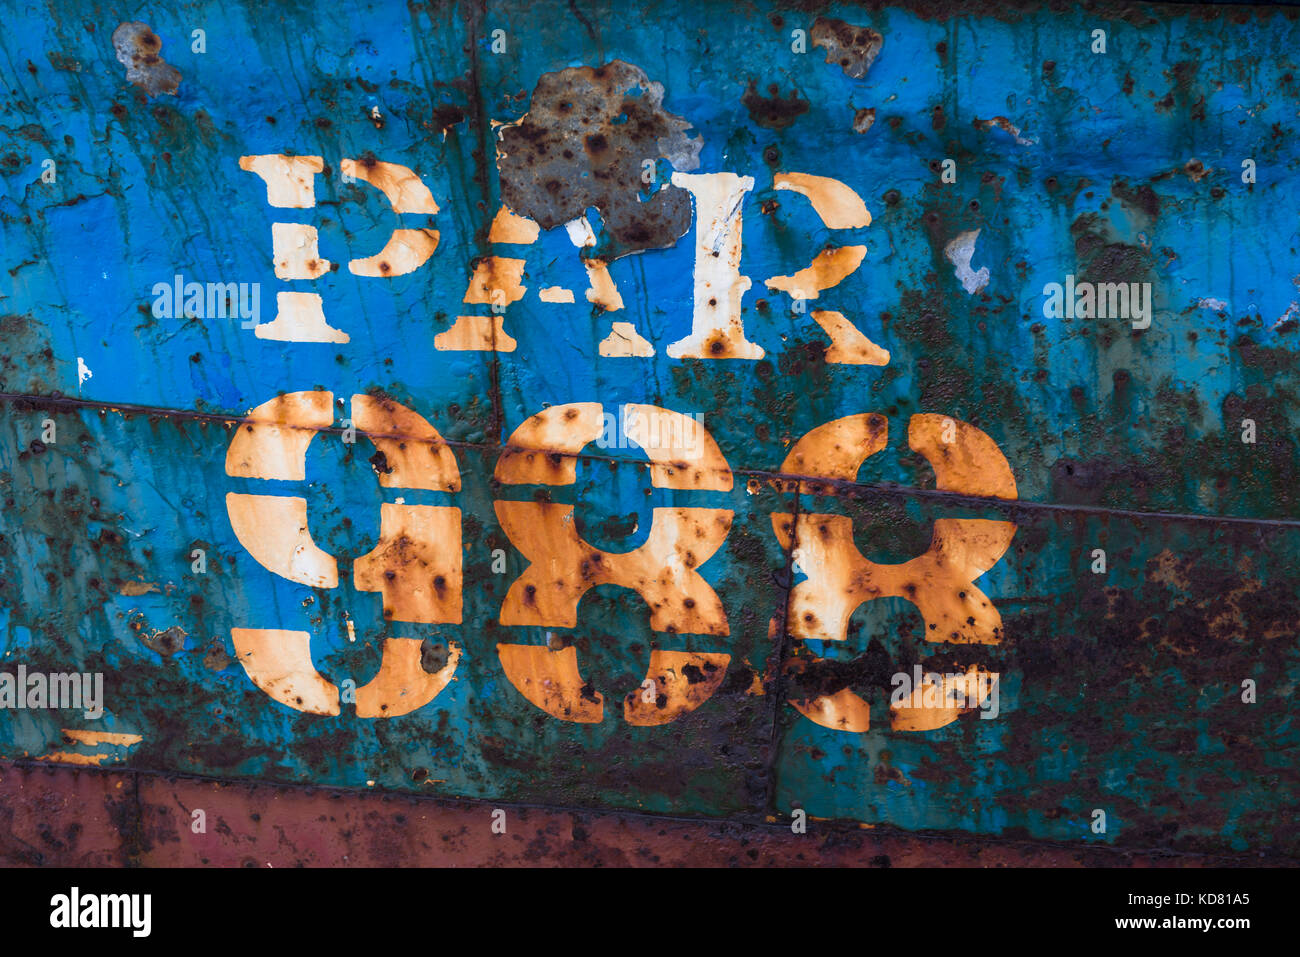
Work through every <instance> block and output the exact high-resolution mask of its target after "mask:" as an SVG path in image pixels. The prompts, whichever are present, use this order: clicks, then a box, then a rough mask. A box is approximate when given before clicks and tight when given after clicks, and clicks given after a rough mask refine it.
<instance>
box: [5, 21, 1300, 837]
mask: <svg viewBox="0 0 1300 957" xmlns="http://www.w3.org/2000/svg"><path fill="white" fill-rule="evenodd" d="M812 6H813V7H815V8H816V9H812V8H808V9H803V8H801V9H788V8H780V7H772V8H770V9H768V8H751V7H743V6H736V5H732V4H728V3H723V2H717V3H708V4H704V5H701V4H698V3H673V2H669V3H666V4H665V3H658V4H653V5H649V4H631V5H628V4H620V5H618V7H617V10H615V8H614V7H613V6H611V5H597V4H591V5H588V4H579V5H577V6H570V5H567V4H558V3H549V2H546V3H535V4H528V5H523V4H505V3H486V4H470V3H463V4H432V5H422V4H378V5H375V6H372V7H365V8H362V7H358V6H356V5H353V4H349V3H343V4H336V5H333V6H330V7H308V6H306V5H293V4H289V5H279V6H277V7H276V8H275V9H274V11H273V12H267V11H266V10H264V9H261V8H254V7H253V6H251V5H250V6H242V5H236V6H233V7H232V6H230V5H215V4H203V3H199V4H194V5H191V6H188V7H186V8H184V9H182V10H178V11H173V10H162V9H159V10H156V11H147V12H140V11H134V10H133V11H132V12H131V14H130V16H129V17H128V16H126V15H122V16H116V15H110V14H108V13H106V12H105V11H104V9H103V8H102V7H97V6H93V5H91V4H88V3H77V2H74V3H70V4H61V5H60V6H59V7H58V9H57V10H54V9H51V10H49V11H41V12H23V13H15V14H13V15H12V16H11V17H10V19H9V20H8V21H7V24H6V25H7V30H6V33H5V35H4V37H0V51H3V54H4V58H3V64H2V65H0V71H3V76H4V80H5V83H6V88H7V90H8V91H9V93H8V96H7V98H6V99H5V101H4V103H3V105H0V184H2V185H0V190H2V192H0V227H2V228H3V231H4V252H5V256H4V266H5V269H4V271H3V272H0V297H2V298H0V313H3V315H2V316H0V333H2V334H3V349H2V350H0V352H2V353H3V356H2V357H0V390H3V393H4V401H3V413H2V414H3V418H4V422H3V429H2V430H0V491H2V492H3V501H4V510H3V513H0V531H3V540H2V541H0V642H2V643H3V644H2V647H3V659H2V660H3V662H4V663H5V668H6V669H7V670H9V669H12V668H13V667H16V666H17V665H18V664H20V663H21V664H25V665H26V666H27V667H28V668H29V669H43V670H46V671H50V672H87V671H99V672H103V673H104V675H105V699H106V700H105V712H106V713H105V716H104V717H103V718H102V719H100V720H99V721H97V722H91V721H83V720H81V719H80V717H79V716H77V717H74V716H73V713H71V712H66V711H55V710H40V709H37V710H21V711H18V710H15V711H9V712H5V713H3V714H0V756H3V757H5V758H11V759H32V760H40V761H43V762H48V763H56V764H57V763H64V764H93V765H95V766H97V767H111V766H118V767H124V768H128V769H129V768H134V769H140V770H150V771H161V772H174V773H184V774H197V775H203V776H208V777H215V778H219V779H223V780H249V781H253V780H256V781H261V782H269V783H314V784H324V785H332V786H341V787H353V788H367V787H374V788H376V789H380V790H391V791H404V792H418V793H423V794H437V795H439V796H443V797H447V798H470V799H478V798H487V799H492V800H501V801H514V802H521V803H536V804H545V805H553V806H558V807H565V808H583V809H589V810H601V809H615V808H618V809H633V810H645V811H649V812H652V813H673V814H691V815H700V816H705V817H715V818H726V819H738V820H754V821H764V820H771V821H776V822H778V823H779V822H784V821H787V820H789V819H790V817H791V815H792V813H793V812H794V810H795V809H797V808H798V809H803V810H806V812H807V813H808V814H809V815H811V816H812V817H814V818H835V819H843V820H846V821H849V822H861V823H864V824H881V825H889V826H891V827H896V828H900V829H903V830H938V831H946V832H952V833H954V834H960V833H966V834H978V835H985V836H993V837H1000V838H1003V839H1009V838H1015V839H1031V840H1039V841H1052V842H1066V843H1071V842H1073V843H1078V844H1086V843H1106V844H1117V845H1121V846H1125V847H1129V848H1147V849H1156V850H1179V851H1204V852H1212V853H1214V852H1224V851H1232V852H1242V851H1245V850H1271V851H1277V852H1279V853H1282V854H1289V855H1292V856H1294V855H1295V854H1296V853H1297V850H1298V849H1300V844H1297V829H1296V822H1295V819H1294V813H1293V812H1292V811H1291V809H1292V808H1293V807H1294V806H1295V805H1296V803H1297V800H1298V799H1300V777H1298V776H1297V771H1296V769H1295V767H1294V761H1293V760H1291V758H1290V757H1289V755H1290V754H1293V753H1294V750H1295V748H1296V747H1297V745H1298V744H1300V741H1297V731H1296V729H1295V727H1294V722H1293V721H1292V720H1291V717H1290V716H1291V714H1292V712H1293V710H1294V708H1293V706H1292V705H1291V703H1290V697H1291V692H1292V689H1293V687H1294V682H1295V680H1296V677H1297V674H1298V673H1300V662H1298V661H1297V652H1296V646H1295V642H1294V635H1295V634H1296V629H1297V626H1298V623H1300V604H1298V603H1297V599H1296V597H1295V594H1294V592H1295V586H1294V575H1293V572H1292V571H1291V568H1292V567H1293V566H1294V561H1295V556H1296V555H1297V553H1298V552H1300V501H1297V499H1296V493H1295V491H1294V490H1295V489H1296V488H1297V487H1298V485H1300V483H1298V482H1297V477H1298V476H1300V455H1298V454H1297V446H1296V439H1295V431H1296V429H1295V426H1296V423H1297V422H1298V421H1300V392H1298V385H1300V384H1298V383H1297V381H1296V380H1297V370H1298V368H1300V367H1298V366H1297V362H1296V351H1297V347H1296V340H1295V335H1296V329H1297V328H1298V323H1297V318H1298V317H1300V306H1298V305H1297V304H1296V300H1297V299H1298V298H1300V293H1297V290H1296V286H1297V284H1300V280H1297V279H1294V278H1293V277H1295V276H1296V275H1297V273H1300V269H1297V267H1296V264H1295V262H1294V260H1295V252H1294V249H1295V247H1296V245H1297V242H1298V237H1297V234H1296V224H1295V217H1294V209H1293V208H1292V205H1293V204H1291V203H1290V202H1289V201H1288V200H1289V199H1290V197H1292V196H1294V195H1295V193H1296V187H1297V183H1296V169H1295V159H1294V156H1293V155H1292V154H1293V151H1292V150H1291V149H1290V147H1289V144H1290V142H1291V141H1292V140H1293V133H1294V130H1293V127H1294V125H1295V116H1296V100H1297V98H1300V90H1298V89H1297V86H1296V83H1295V80H1294V78H1293V74H1294V72H1295V69H1296V67H1295V64H1294V63H1293V62H1292V56H1293V54H1292V51H1293V50H1294V49H1296V47H1297V43H1296V41H1297V39H1300V37H1298V36H1297V32H1298V31H1300V27H1298V26H1297V24H1296V20H1295V16H1296V15H1295V13H1294V11H1292V10H1288V9H1284V8H1283V9H1273V10H1269V9H1262V10H1256V9H1248V8H1223V9H1211V8H1208V7H1204V8H1201V7H1181V6H1180V7H1162V6H1137V7H1123V8H1121V7H1106V6H1098V7H1095V8H1091V9H1089V10H1088V11H1083V10H1081V9H1079V8H1071V9H1069V10H1065V11H1056V10H1054V11H1050V12H1046V11H1045V12H1034V11H1031V10H1019V9H1016V10H1010V11H1003V10H1002V9H1001V8H997V9H989V10H987V11H978V12H973V13H970V12H957V11H956V9H955V8H952V9H949V8H947V7H942V6H941V7H935V6H934V5H931V4H918V5H908V4H899V5H891V6H889V7H886V8H880V9H871V10H865V9H859V8H855V7H852V6H848V5H838V4H832V5H827V6H825V7H824V8H823V7H821V6H819V5H812ZM124 26H125V27H126V29H123V27H124ZM1096 29H1103V30H1105V32H1106V37H1105V39H1106V51H1105V52H1104V53H1101V52H1093V46H1094V45H1095V43H1096V40H1095V37H1094V34H1093V31H1094V30H1096ZM196 30H201V31H202V34H201V41H200V39H199V38H198V37H197V36H196V34H195V33H194V31H196ZM497 31H500V32H497ZM794 31H804V35H803V37H802V39H801V38H800V36H799V34H797V33H795V32H794ZM151 37H152V38H153V40H151V39H150V38H151ZM154 41H156V45H155V43H154ZM200 47H201V48H202V52H199V49H200ZM566 94H571V98H570V97H568V96H566ZM584 119H585V120H587V121H588V122H587V123H585V124H584V123H583V120H584ZM593 126H594V127H596V129H594V130H592V131H591V132H586V130H587V129H590V128H592V127H593ZM543 147H544V149H545V155H541V153H540V152H539V151H541V150H542V149H543ZM565 150H568V151H569V152H571V153H572V154H573V156H572V157H569V156H566V155H565ZM948 160H951V161H952V164H951V166H949V165H948V164H947V163H946V162H945V161H948ZM1246 161H1250V164H1251V166H1250V169H1251V170H1252V171H1253V181H1251V182H1247V181H1246V178H1244V173H1245V172H1246V170H1247V167H1246V166H1245V165H1244V164H1245V162H1246ZM51 164H52V165H51ZM949 171H951V175H949ZM51 174H52V175H51ZM551 183H554V188H551V186H550V184H551ZM511 203H513V204H514V207H515V208H512V207H511ZM638 214H640V215H638ZM178 277H179V278H178ZM1067 277H1073V278H1071V279H1070V281H1071V282H1073V281H1074V279H1077V280H1079V282H1080V283H1098V284H1100V283H1121V282H1122V283H1138V284H1143V283H1150V288H1151V290H1152V297H1153V309H1152V312H1151V315H1150V324H1149V325H1147V326H1145V327H1143V328H1136V327H1135V326H1134V324H1133V323H1130V322H1128V321H1126V320H1125V319H1122V318H1120V319H1114V318H1108V319H1090V318H1074V316H1073V313H1071V315H1070V317H1068V318H1067V317H1066V316H1060V317H1052V316H1049V315H1045V313H1044V309H1043V304H1044V298H1045V297H1044V293H1043V291H1044V287H1045V286H1046V285H1047V284H1049V283H1061V284H1064V283H1065V282H1066V281H1067ZM177 283H179V285H180V295H179V296H175V295H172V294H171V293H168V292H159V291H158V289H159V288H160V287H161V288H162V289H163V290H172V289H175V287H176V284H177ZM188 283H199V284H204V285H203V286H202V288H201V290H200V294H199V295H198V296H197V298H193V297H191V296H190V295H189V293H188V291H187V290H186V284H188ZM241 283H242V284H257V287H258V292H259V295H260V299H259V302H260V307H259V313H260V314H259V315H258V316H257V317H254V319H253V320H249V319H248V318H247V317H244V316H242V315H240V314H239V305H240V304H245V305H247V304H249V302H250V300H249V299H248V298H247V297H243V296H241V295H240V293H239V284H241ZM207 284H220V286H221V288H219V289H217V290H215V291H212V293H211V294H209V290H210V287H209V286H208V285H207ZM227 284H234V291H233V292H232V291H231V288H230V287H229V286H228V285H227ZM160 296H170V298H171V299H174V300H175V301H174V302H173V303H172V305H173V306H174V307H175V308H174V309H171V310H158V309H156V306H157V303H158V299H159V297H160ZM231 299H233V300H234V305H233V306H231V307H230V308H227V306H228V305H229V300H231ZM217 306H219V307H221V309H220V314H219V315H213V314H212V309H213V308H214V307H217ZM160 313H161V314H160ZM281 395H283V396H284V398H278V397H279V396H281ZM629 409H632V410H641V414H642V415H643V416H651V415H653V416H660V415H662V416H665V418H662V419H653V420H652V419H650V418H645V419H643V421H646V422H648V421H663V422H672V423H677V431H676V432H675V433H672V434H670V435H669V436H668V437H667V438H665V437H664V436H662V435H661V436H658V437H657V438H656V437H653V436H651V435H650V434H649V433H648V432H644V431H639V430H640V429H641V428H642V427H641V426H637V425H635V424H634V423H635V422H636V421H637V420H636V417H635V415H634V416H633V418H632V420H631V423H632V424H629V419H628V417H627V410H629ZM569 412H572V413H573V416H572V417H570V418H566V415H567V413H569ZM674 416H675V418H674ZM697 416H698V418H696V417H697ZM1246 420H1249V421H1250V422H1251V423H1253V425H1252V426H1251V429H1252V430H1253V435H1252V437H1253V438H1254V441H1253V442H1247V441H1243V436H1244V435H1245V433H1246V431H1247V430H1246V427H1245V426H1244V425H1243V423H1244V422H1245V421H1246ZM610 423H612V424H613V426H612V428H610V427H608V426H609V425H610ZM683 423H695V425H685V424H683ZM670 433H671V430H670ZM674 435H675V437H674ZM945 435H950V438H945V437H944V436H945ZM1096 549H1102V550H1104V552H1105V556H1106V570H1105V571H1104V572H1101V573H1095V572H1094V571H1093V568H1094V567H1095V562H1096V557H1095V550H1096ZM196 550H198V552H197V553H201V554H202V560H201V561H200V560H199V559H196V558H195V555H196ZM196 562H199V563H200V564H201V565H202V570H200V571H196V570H195V569H196V564H195V563H196ZM529 589H532V591H531V592H530V591H529ZM916 665H921V666H923V668H924V669H925V671H926V672H932V673H935V674H940V675H947V676H949V677H947V678H944V679H942V680H941V682H939V683H937V684H935V683H931V684H930V687H931V688H933V689H936V690H938V691H941V692H943V693H944V694H946V695H947V697H946V698H944V700H942V701H939V702H933V701H932V702H929V703H927V701H926V699H925V696H924V694H923V693H922V692H923V690H924V689H922V688H918V689H917V691H916V693H915V694H914V695H913V696H912V697H909V698H907V699H906V700H904V701H902V702H898V701H895V702H892V704H891V690H892V688H893V679H894V676H896V675H898V674H900V673H911V671H912V669H913V667H914V666H916ZM993 676H996V678H994V677H993ZM1247 679H1249V680H1251V681H1253V682H1255V684H1256V686H1257V700H1256V701H1255V703H1253V704H1247V703H1244V702H1243V701H1242V682H1243V681H1245V680H1247ZM994 691H996V695H997V701H998V714H997V717H996V718H993V719H991V720H984V719H982V718H981V717H980V715H979V708H978V707H958V706H956V705H954V704H953V701H958V700H965V701H966V702H967V703H968V704H975V705H978V704H981V703H984V702H986V701H987V700H988V699H989V698H990V697H991V696H992V694H993V693H994ZM940 697H942V695H941V696H940ZM1097 810H1102V811H1104V812H1105V814H1106V821H1107V827H1106V830H1105V831H1104V832H1101V833H1099V832H1097V831H1095V830H1094V828H1093V824H1094V822H1095V812H1096V811H1097Z"/></svg>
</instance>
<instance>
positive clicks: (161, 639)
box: [140, 625, 185, 658]
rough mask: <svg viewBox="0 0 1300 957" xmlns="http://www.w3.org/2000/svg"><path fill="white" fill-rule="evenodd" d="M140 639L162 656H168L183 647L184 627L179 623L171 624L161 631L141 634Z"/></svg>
mask: <svg viewBox="0 0 1300 957" xmlns="http://www.w3.org/2000/svg"><path fill="white" fill-rule="evenodd" d="M140 640H141V641H143V642H144V643H145V645H147V646H148V647H149V648H150V649H151V650H153V651H156V652H158V654H160V655H162V656H163V657H164V658H170V657H171V656H172V655H174V654H176V652H178V651H180V650H182V649H183V648H184V647H185V629H183V628H182V627H181V626H180V625H172V626H171V627H170V628H164V629H163V630H162V631H155V632H154V633H153V634H152V635H143V636H141V639H140Z"/></svg>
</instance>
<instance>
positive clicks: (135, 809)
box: [122, 769, 144, 867]
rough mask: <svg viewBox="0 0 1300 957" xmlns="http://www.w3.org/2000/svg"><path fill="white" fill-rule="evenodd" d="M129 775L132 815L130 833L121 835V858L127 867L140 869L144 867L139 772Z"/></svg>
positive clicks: (129, 823) (129, 824) (142, 816)
mask: <svg viewBox="0 0 1300 957" xmlns="http://www.w3.org/2000/svg"><path fill="white" fill-rule="evenodd" d="M130 773H131V806H132V815H131V819H130V821H129V822H128V826H129V827H130V829H131V833H130V834H129V835H127V834H124V835H122V837H123V842H122V852H123V853H122V856H123V857H124V858H125V864H126V866H127V867H142V866H143V865H144V861H143V860H142V858H143V856H144V841H143V838H144V808H143V807H142V806H141V804H140V772H139V771H136V770H134V769H133V770H132V771H131V772H130Z"/></svg>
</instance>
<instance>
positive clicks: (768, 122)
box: [740, 80, 812, 130]
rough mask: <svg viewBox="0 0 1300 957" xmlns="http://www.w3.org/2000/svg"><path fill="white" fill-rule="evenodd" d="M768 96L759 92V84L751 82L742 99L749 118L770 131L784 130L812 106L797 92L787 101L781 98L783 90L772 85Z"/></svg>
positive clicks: (791, 94) (768, 90) (769, 87)
mask: <svg viewBox="0 0 1300 957" xmlns="http://www.w3.org/2000/svg"><path fill="white" fill-rule="evenodd" d="M767 92H768V95H767V96H763V94H761V93H759V92H758V84H757V83H756V82H755V81H753V80H750V81H749V87H748V89H746V90H745V95H744V96H742V97H741V98H740V102H741V103H743V104H744V106H745V109H747V110H749V118H750V119H751V120H753V121H754V122H755V123H757V124H758V125H759V126H765V127H767V128H768V129H770V130H783V129H785V128H786V127H787V126H789V125H790V124H792V123H793V122H794V121H795V120H797V119H799V117H801V116H803V115H804V114H805V113H807V112H808V110H809V108H810V107H811V105H812V104H810V103H809V102H808V101H807V100H805V99H802V98H801V97H800V96H799V93H798V91H797V90H791V91H790V96H789V97H788V98H786V99H782V97H781V88H780V87H778V86H777V85H776V84H775V83H772V84H770V85H769V86H768V88H767Z"/></svg>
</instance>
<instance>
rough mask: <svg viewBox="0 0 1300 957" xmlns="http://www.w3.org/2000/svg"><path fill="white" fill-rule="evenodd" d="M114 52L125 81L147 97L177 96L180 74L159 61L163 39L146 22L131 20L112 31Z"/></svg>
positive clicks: (160, 59) (161, 59)
mask: <svg viewBox="0 0 1300 957" xmlns="http://www.w3.org/2000/svg"><path fill="white" fill-rule="evenodd" d="M113 52H114V53H116V54H117V60H118V62H119V63H121V64H122V65H123V66H125V67H126V78H127V80H129V81H130V82H131V83H134V84H135V85H136V86H138V87H139V88H140V89H142V90H144V91H145V92H146V93H148V94H149V95H150V96H160V95H163V94H168V95H171V96H175V95H176V89H177V87H179V86H180V82H181V71H180V70H178V69H176V67H174V66H172V65H171V64H169V63H167V62H166V61H165V60H164V59H163V58H162V40H160V39H159V38H158V34H156V33H154V32H153V30H152V29H150V27H149V25H148V24H147V23H140V22H139V21H136V20H133V21H129V22H127V23H122V24H119V25H118V27H117V29H116V30H114V31H113Z"/></svg>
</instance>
